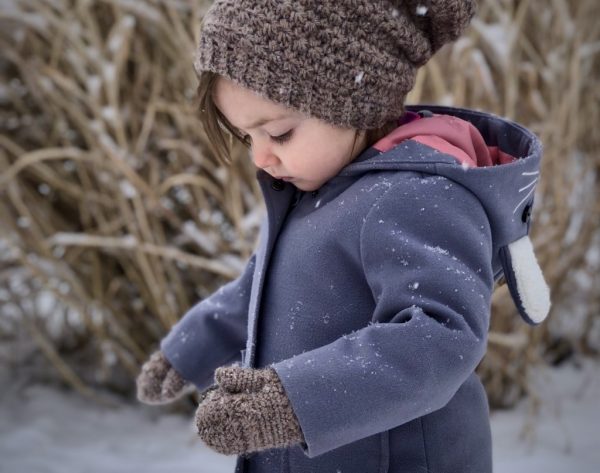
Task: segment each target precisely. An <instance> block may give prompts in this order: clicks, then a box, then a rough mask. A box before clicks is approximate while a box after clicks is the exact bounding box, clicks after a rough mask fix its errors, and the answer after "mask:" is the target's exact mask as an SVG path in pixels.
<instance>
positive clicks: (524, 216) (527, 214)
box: [521, 204, 532, 223]
mask: <svg viewBox="0 0 600 473" xmlns="http://www.w3.org/2000/svg"><path fill="white" fill-rule="evenodd" d="M531 208H532V205H531V204H527V205H526V206H525V208H524V209H523V214H522V215H521V220H522V221H523V223H527V222H529V220H531Z"/></svg>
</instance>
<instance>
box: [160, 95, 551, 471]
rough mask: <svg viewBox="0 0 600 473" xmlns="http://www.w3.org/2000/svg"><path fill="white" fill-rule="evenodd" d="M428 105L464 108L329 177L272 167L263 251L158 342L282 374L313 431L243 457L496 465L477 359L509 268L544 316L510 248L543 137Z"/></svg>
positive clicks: (187, 373) (197, 377)
mask: <svg viewBox="0 0 600 473" xmlns="http://www.w3.org/2000/svg"><path fill="white" fill-rule="evenodd" d="M421 108H422V107H421ZM427 108H428V109H429V110H431V111H433V112H434V113H435V114H436V115H437V114H443V115H449V116H450V117H446V119H447V122H446V124H447V125H448V127H449V128H448V130H450V131H448V130H447V131H446V132H445V134H444V136H443V137H442V138H440V136H438V125H439V121H438V122H436V121H431V122H428V120H432V119H433V118H435V117H433V118H428V117H427V118H421V119H420V120H418V121H417V120H415V122H414V123H413V122H411V123H409V124H407V125H405V126H407V127H408V126H413V127H414V126H415V123H418V124H419V126H420V128H418V129H415V130H416V131H415V132H414V133H415V136H413V137H412V138H411V137H410V136H409V137H408V138H407V137H406V136H401V137H400V139H396V140H395V139H394V137H391V138H390V140H391V141H390V140H388V141H389V142H388V143H387V144H384V145H381V146H380V149H378V148H377V147H370V148H368V149H366V150H365V151H364V152H363V153H362V154H361V155H360V156H359V157H358V158H357V159H356V160H355V161H353V162H352V163H351V164H350V165H348V166H347V167H345V168H344V169H343V170H342V171H341V172H340V173H339V174H338V175H337V176H335V177H334V178H332V179H331V180H330V181H328V182H327V183H325V184H324V185H323V186H322V187H321V188H320V189H319V190H318V191H316V192H302V191H298V190H297V189H296V188H295V187H294V186H293V185H291V184H289V183H284V182H282V181H275V180H274V179H273V178H271V177H270V176H269V175H268V174H266V173H265V172H262V171H258V173H257V177H258V179H259V182H260V185H261V188H262V191H263V194H264V199H265V202H266V207H267V216H266V219H265V221H264V224H263V227H262V230H261V236H260V240H259V245H258V248H257V250H256V252H255V254H254V255H253V256H252V257H251V258H250V260H249V261H248V264H247V266H246V268H245V270H244V271H243V273H242V274H241V275H240V276H239V278H237V279H236V280H234V281H232V282H230V283H229V284H227V285H225V286H223V287H222V288H221V289H220V290H218V291H217V292H216V293H214V294H213V295H212V296H210V297H208V298H206V299H204V300H203V301H201V302H200V303H198V304H197V305H196V306H194V307H193V308H192V309H191V310H190V311H189V312H188V313H187V314H186V315H185V316H184V317H183V318H182V319H181V321H180V322H178V323H177V324H176V325H175V326H174V327H173V328H172V330H171V332H170V333H169V334H168V336H167V337H166V338H165V339H163V341H162V342H161V348H162V350H163V351H164V353H165V355H166V357H167V358H168V359H169V360H170V361H171V363H172V364H173V366H174V367H175V368H176V369H177V370H178V371H179V372H180V373H181V374H182V375H183V376H184V377H185V378H186V379H188V380H190V381H192V382H193V383H194V384H195V385H196V386H197V387H198V389H201V390H202V389H205V388H207V387H208V386H210V385H211V384H212V383H213V373H214V370H215V369H216V368H217V367H219V366H223V365H228V364H232V363H236V362H241V363H242V364H243V366H247V367H255V368H262V367H265V366H272V367H273V368H274V369H275V370H276V371H277V373H278V374H279V377H280V378H281V381H282V383H283V385H284V388H285V391H286V393H287V395H288V396H289V398H290V402H291V405H292V408H293V410H294V412H295V413H296V416H297V418H298V420H299V422H300V425H301V428H302V431H303V434H304V437H305V440H306V443H305V444H301V445H296V446H293V447H290V448H285V449H272V450H267V451H264V452H259V453H255V454H250V455H247V456H241V457H239V458H238V462H237V467H236V471H237V472H238V473H241V472H244V473H282V472H283V473H288V472H289V473H309V472H310V473H317V472H323V473H325V472H328V473H386V472H389V473H406V472H408V473H412V472H421V471H428V472H440V473H449V472H461V473H465V472H473V473H486V472H491V471H492V465H491V458H492V457H491V438H490V425H489V412H488V403H487V398H486V394H485V392H484V389H483V387H482V384H481V382H480V380H479V379H478V377H477V375H476V374H475V372H474V371H475V368H476V366H477V364H478V363H479V362H480V361H481V359H482V357H483V355H484V354H485V351H486V340H487V331H488V324H489V318H490V304H491V295H492V290H493V286H494V281H495V280H497V279H498V278H500V277H501V276H502V275H503V274H504V276H505V277H506V280H507V282H508V284H509V288H510V290H511V294H513V297H514V300H515V303H516V304H517V307H518V308H519V312H520V313H521V315H522V316H523V317H524V318H525V319H526V320H527V321H529V322H538V321H539V320H537V316H536V315H535V314H533V315H532V314H529V313H528V312H527V311H528V307H530V306H531V303H527V300H525V299H527V297H529V296H523V295H522V294H523V288H522V287H520V286H519V284H518V283H519V277H516V276H515V271H514V268H513V267H512V265H511V258H510V252H509V250H508V248H509V245H510V244H511V243H513V242H516V241H518V240H520V239H522V238H524V237H526V236H527V234H528V232H529V227H530V218H529V217H530V214H531V207H532V205H533V190H534V189H535V185H536V182H537V177H538V173H539V165H540V157H541V145H540V142H539V140H538V139H537V138H536V137H535V136H534V135H533V134H532V133H531V132H529V131H528V130H526V129H524V128H523V127H521V126H520V125H518V124H515V123H512V122H509V121H507V120H504V119H501V118H498V117H495V116H492V115H489V114H485V113H480V112H475V111H470V110H462V109H454V108H447V107H427ZM417 109H419V108H417ZM462 120H466V121H467V122H470V123H471V124H472V125H473V126H474V128H473V127H470V128H469V127H467V128H465V127H461V126H458V125H461V124H462V125H464V124H465V123H464V122H463V121H462ZM428 123H431V126H429V125H428ZM421 125H425V129H423V127H422V126H421ZM455 125H457V126H455ZM400 128H403V127H400ZM407 129H408V128H407ZM427 130H429V131H427ZM409 135H410V132H409ZM381 147H383V149H384V150H382V149H381ZM486 153H487V154H486ZM482 154H486V156H485V159H483V158H482V157H481V156H482ZM465 156H466V158H465ZM513 158H514V159H513ZM465 159H466V160H467V161H468V159H472V160H475V161H476V162H477V165H478V167H469V166H468V165H467V164H465ZM486 159H487V160H488V161H489V160H490V159H491V160H492V162H491V163H490V162H488V163H487V164H485V163H484V162H485V160H486ZM461 162H462V163H463V164H462V165H461ZM482 163H484V164H482ZM519 294H521V296H520V295H519ZM521 299H523V300H521ZM529 299H531V297H529ZM533 300H534V301H535V298H534V299H533Z"/></svg>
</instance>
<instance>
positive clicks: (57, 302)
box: [0, 0, 600, 407]
mask: <svg viewBox="0 0 600 473" xmlns="http://www.w3.org/2000/svg"><path fill="white" fill-rule="evenodd" d="M209 4H210V2H209V1H194V0H143V1H141V0H135V1H134V0H14V1H11V0H0V50H1V51H2V53H1V55H0V222H1V224H0V341H1V346H2V347H3V348H2V350H1V351H0V356H1V357H2V359H0V362H2V363H7V364H9V365H10V366H11V367H12V368H13V369H14V370H15V371H19V370H20V371H21V372H22V373H23V372H26V373H27V375H26V376H25V382H26V381H27V380H31V379H36V380H39V379H42V380H46V381H51V380H61V382H64V383H68V385H70V386H71V387H73V388H75V389H77V390H78V391H79V392H81V393H82V394H84V395H86V396H89V397H92V398H98V393H99V392H100V391H102V390H103V389H110V390H112V391H116V392H120V393H123V394H125V395H131V394H132V392H133V388H134V378H135V376H136V374H137V371H138V369H139V366H140V364H141V363H142V362H143V361H144V360H145V359H146V357H147V355H148V354H149V352H151V351H152V350H154V349H156V347H157V344H158V341H159V340H160V339H161V338H162V337H163V336H164V335H165V333H166V332H167V331H168V329H169V327H170V326H171V325H172V324H174V323H175V322H176V321H177V320H178V319H179V318H180V317H181V316H182V315H183V314H184V313H185V311H186V310H187V309H188V308H189V307H191V306H192V305H193V304H194V303H195V302H197V301H198V300H199V299H201V298H203V297H205V296H207V295H208V294H210V293H211V292H212V291H213V290H215V289H216V288H217V287H218V286H220V285H222V284H223V283H224V282H226V281H228V280H230V279H231V278H233V277H235V276H236V275H237V274H238V273H239V271H240V270H241V268H242V267H243V264H244V262H245V260H246V259H247V258H248V256H249V255H250V253H251V252H252V250H253V248H254V245H255V243H256V238H257V234H258V227H259V223H260V219H261V218H262V216H263V214H264V209H263V206H262V202H261V198H260V193H259V190H258V188H257V185H256V183H255V181H254V170H253V167H252V163H251V162H250V160H249V159H248V158H247V156H246V154H245V153H246V152H245V151H244V149H243V148H241V147H236V148H235V152H234V159H233V165H232V166H230V167H225V166H223V165H221V164H219V163H218V161H217V160H216V159H215V158H214V156H212V155H211V153H210V151H209V147H208V146H207V143H206V137H205V135H204V133H203V131H202V129H201V127H200V124H199V120H198V116H197V110H196V105H195V102H194V97H195V88H196V76H195V74H194V72H193V68H192V57H193V51H194V45H195V43H196V38H197V35H198V29H199V25H200V21H201V18H202V15H203V13H204V12H205V11H206V9H207V8H208V6H209ZM599 17H600V2H598V1H597V0H551V1H547V0H500V1H494V0H482V1H480V8H479V13H478V15H477V17H476V18H475V20H474V21H473V24H472V26H471V27H470V29H469V30H468V32H467V34H465V36H464V37H463V38H461V39H460V40H459V41H457V42H456V43H455V44H453V45H449V46H447V47H445V48H444V49H443V50H442V51H441V52H440V53H439V54H438V55H437V56H435V58H434V59H433V60H432V61H431V62H430V63H429V64H428V65H427V66H426V67H425V68H424V69H422V70H421V71H420V73H419V75H418V77H417V83H416V86H415V88H414V90H413V92H412V93H411V94H410V97H409V102H410V103H442V104H448V105H456V106H466V107H472V108H478V109H483V110H487V111H491V112H494V113H496V114H498V115H501V116H506V117H508V118H510V119H513V120H516V121H519V122H521V123H523V124H524V125H526V126H528V127H530V128H531V129H532V130H534V131H535V132H536V133H537V134H538V135H539V136H540V137H541V139H542V141H543V143H544V146H545V155H544V159H543V169H542V179H541V182H540V184H539V186H538V190H537V194H536V208H535V211H534V217H533V219H534V220H533V221H534V225H533V241H534V246H535V247H536V251H537V255H538V258H539V260H540V263H541V266H542V268H543V269H544V272H545V275H546V278H547V280H548V282H549V284H550V286H551V290H552V299H553V309H552V313H551V316H550V319H549V322H547V323H545V324H543V325H542V326H540V327H537V328H535V329H531V328H530V327H527V326H526V325H525V324H524V323H523V322H521V321H520V318H519V317H518V315H517V313H516V309H515V308H514V305H513V304H512V302H511V300H510V297H509V295H508V291H507V288H506V286H501V287H498V288H497V289H496V291H495V293H494V300H493V317H492V327H491V333H490V346H489V350H488V354H487V355H486V357H485V359H484V361H483V362H482V364H481V365H480V367H479V373H480V374H481V376H482V378H483V379H484V382H485V385H486V389H487V391H488V395H489V397H490V401H491V404H492V405H493V406H496V407H499V406H510V405H512V404H514V403H515V402H516V401H517V400H518V399H519V398H520V397H522V395H523V394H525V393H528V394H530V395H532V397H535V393H532V392H528V391H529V390H528V385H527V370H528V369H529V368H530V367H531V366H532V365H535V364H536V363H552V364H558V363H560V362H561V361H563V360H564V359H567V358H569V357H573V356H578V355H582V354H585V355H595V356H597V355H598V352H599V350H600V317H598V315H599V310H600V277H599V273H600V272H599V268H600V232H599V229H598V222H599V221H600V183H599V176H598V171H599V167H600V153H599V149H600V147H599V145H600V128H599V127H598V123H599V122H600V84H599V81H598V79H599V78H600V73H599V72H600V71H599V69H600V60H599V56H600V22H598V21H597V18H599Z"/></svg>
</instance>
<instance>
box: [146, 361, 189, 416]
mask: <svg viewBox="0 0 600 473" xmlns="http://www.w3.org/2000/svg"><path fill="white" fill-rule="evenodd" d="M136 385H137V398H138V399H139V400H140V401H141V402H143V403H145V404H152V405H155V404H168V403H169V402H173V401H175V400H176V399H178V398H180V397H181V396H183V395H184V394H185V393H186V392H187V391H188V389H187V388H188V387H190V386H191V385H190V383H188V382H187V381H186V380H185V379H183V378H182V377H181V375H180V374H179V373H177V371H175V369H174V368H173V367H172V366H171V363H169V360H167V359H166V358H165V355H164V354H163V352H162V351H160V350H159V351H157V352H154V353H153V354H152V355H151V356H150V358H149V359H148V361H146V363H144V364H143V365H142V370H141V371H140V374H139V375H138V377H137V380H136Z"/></svg>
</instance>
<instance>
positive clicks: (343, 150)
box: [213, 77, 366, 191]
mask: <svg viewBox="0 0 600 473" xmlns="http://www.w3.org/2000/svg"><path fill="white" fill-rule="evenodd" d="M213 99H214V101H215V105H216V106H217V107H218V109H219V111H220V112H221V113H222V114H223V115H224V116H225V118H227V120H229V123H230V124H231V125H232V126H234V127H235V128H237V129H238V130H239V133H240V135H242V136H244V135H247V136H248V137H249V138H250V141H251V154H252V159H253V161H254V164H255V165H256V166H257V167H259V168H261V169H264V170H265V171H266V172H268V173H269V174H270V175H271V176H273V177H275V178H277V179H283V180H286V181H289V182H291V183H293V184H294V185H295V186H296V187H297V188H298V189H301V190H304V191H313V190H316V189H318V188H319V187H321V186H322V185H323V184H324V183H325V182H327V181H328V180H329V179H331V178H332V177H333V176H335V175H336V174H337V173H338V172H339V171H340V170H341V169H342V168H343V167H344V166H346V165H347V164H349V163H350V162H351V161H352V160H353V159H354V158H355V157H356V156H357V155H358V154H359V153H360V152H361V151H362V150H363V149H364V147H365V143H366V136H365V135H366V133H365V132H364V131H361V132H358V134H357V135H356V144H354V139H355V134H356V133H355V132H356V130H354V129H351V128H339V127H335V126H333V125H330V124H328V123H326V122H324V121H322V120H319V119H316V118H310V117H307V116H306V115H303V114H302V113H300V112H298V111H296V110H294V109H291V108H288V107H285V106H283V105H280V104H277V103H275V102H272V101H270V100H267V99H265V98H262V97H260V96H259V95H257V94H255V93H254V92H252V91H251V90H249V89H246V88H244V87H241V86H239V85H237V84H235V83H234V82H232V81H230V80H229V79H225V78H223V77H220V78H219V79H218V81H217V83H216V87H215V93H214V97H213ZM353 145H354V146H353Z"/></svg>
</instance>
